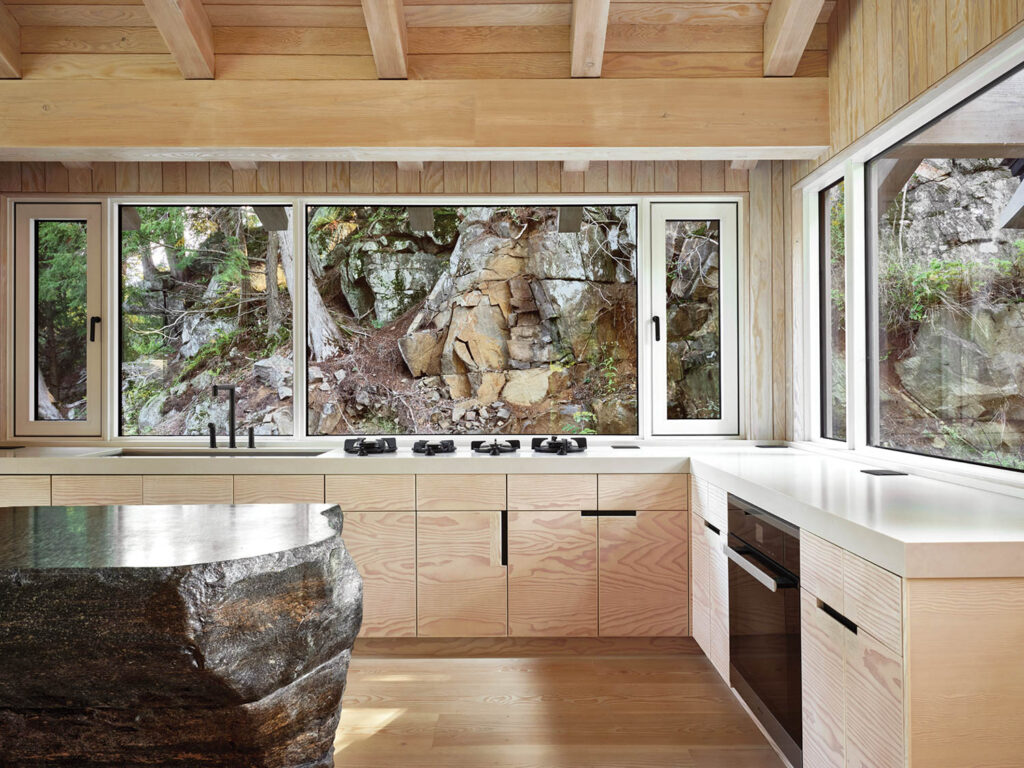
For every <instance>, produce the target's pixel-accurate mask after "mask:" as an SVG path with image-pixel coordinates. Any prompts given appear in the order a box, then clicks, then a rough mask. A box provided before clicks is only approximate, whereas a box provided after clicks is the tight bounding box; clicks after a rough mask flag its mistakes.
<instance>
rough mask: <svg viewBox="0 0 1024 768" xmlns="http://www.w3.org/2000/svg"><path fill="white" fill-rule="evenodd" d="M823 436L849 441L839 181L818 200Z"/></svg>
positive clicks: (843, 227) (843, 237) (843, 210)
mask: <svg viewBox="0 0 1024 768" xmlns="http://www.w3.org/2000/svg"><path fill="white" fill-rule="evenodd" d="M818 211H819V214H820V217H819V218H820V221H819V226H818V238H819V248H818V259H819V262H818V267H819V272H818V285H819V300H820V302H821V306H820V310H821V315H820V316H821V323H820V329H821V436H822V437H825V438H828V439H830V440H846V204H845V198H844V184H843V182H842V180H840V181H837V182H836V183H835V184H833V185H832V186H830V187H828V188H827V189H823V190H822V191H821V194H820V195H819V196H818Z"/></svg>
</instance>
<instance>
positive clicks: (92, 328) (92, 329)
mask: <svg viewBox="0 0 1024 768" xmlns="http://www.w3.org/2000/svg"><path fill="white" fill-rule="evenodd" d="M102 322H103V320H102V318H99V317H90V318H89V341H96V324H97V323H102Z"/></svg>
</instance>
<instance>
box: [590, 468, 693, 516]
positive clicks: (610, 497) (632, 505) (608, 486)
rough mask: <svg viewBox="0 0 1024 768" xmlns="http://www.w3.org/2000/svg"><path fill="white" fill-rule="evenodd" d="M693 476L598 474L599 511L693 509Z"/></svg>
mask: <svg viewBox="0 0 1024 768" xmlns="http://www.w3.org/2000/svg"><path fill="white" fill-rule="evenodd" d="M688 485H689V475H598V478H597V508H598V509H603V510H613V509H647V510H679V509H689V503H688V501H689V493H688V491H687V487H688Z"/></svg>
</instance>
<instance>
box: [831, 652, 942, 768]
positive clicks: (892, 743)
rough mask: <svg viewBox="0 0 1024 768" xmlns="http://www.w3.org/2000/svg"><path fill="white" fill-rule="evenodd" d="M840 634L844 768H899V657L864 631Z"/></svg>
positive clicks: (903, 752) (903, 756) (902, 755)
mask: <svg viewBox="0 0 1024 768" xmlns="http://www.w3.org/2000/svg"><path fill="white" fill-rule="evenodd" d="M845 635H846V636H845V638H844V639H845V641H846V680H845V682H846V760H847V765H853V766H871V768H903V767H904V766H905V765H906V764H907V762H906V749H905V744H904V722H903V659H902V658H901V656H902V654H898V653H895V652H893V651H892V650H891V649H889V648H887V647H885V646H884V645H882V644H881V643H879V642H878V641H877V640H875V639H874V638H873V637H871V636H870V635H868V634H866V633H864V632H858V633H857V634H854V633H852V632H846V633H845ZM926 764H927V763H926ZM927 765H930V764H927Z"/></svg>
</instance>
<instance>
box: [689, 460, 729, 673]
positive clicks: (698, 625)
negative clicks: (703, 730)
mask: <svg viewBox="0 0 1024 768" xmlns="http://www.w3.org/2000/svg"><path fill="white" fill-rule="evenodd" d="M691 485H692V490H691V495H690V498H691V499H692V500H693V502H694V504H693V506H694V511H693V513H692V514H691V517H690V568H691V570H692V573H691V574H690V594H691V601H690V605H691V609H690V621H691V627H690V630H691V634H692V635H693V638H694V640H696V641H697V645H699V646H700V647H701V649H702V650H703V651H704V653H705V655H706V656H707V657H708V659H710V661H711V664H712V665H713V666H714V668H715V670H716V671H717V672H718V674H719V675H721V677H722V679H723V680H725V681H726V682H727V683H728V682H729V559H728V558H727V557H726V556H725V552H724V551H723V549H722V546H723V544H724V542H725V530H726V527H725V526H726V521H727V520H728V496H727V495H726V493H725V491H723V490H722V489H720V488H716V487H715V486H712V485H710V484H709V483H707V482H706V481H702V480H698V479H697V478H693V480H692V483H691Z"/></svg>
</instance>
